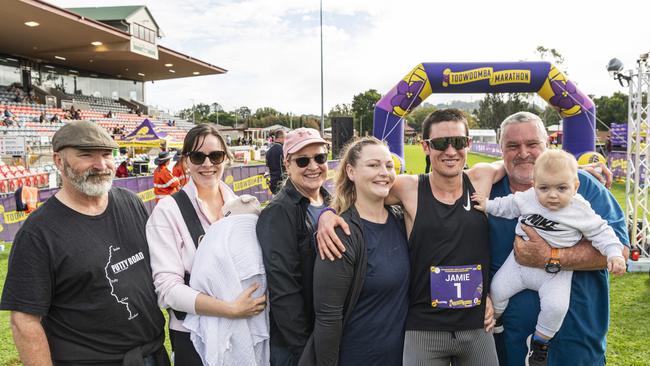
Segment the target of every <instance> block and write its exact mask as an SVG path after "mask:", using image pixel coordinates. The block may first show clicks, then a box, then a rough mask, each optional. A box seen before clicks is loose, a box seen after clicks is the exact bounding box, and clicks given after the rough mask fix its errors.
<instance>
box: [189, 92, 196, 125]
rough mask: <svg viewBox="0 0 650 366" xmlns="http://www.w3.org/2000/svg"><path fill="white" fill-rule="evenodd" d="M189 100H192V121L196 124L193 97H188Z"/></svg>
mask: <svg viewBox="0 0 650 366" xmlns="http://www.w3.org/2000/svg"><path fill="white" fill-rule="evenodd" d="M190 100H191V101H192V123H193V124H196V116H195V113H194V98H190Z"/></svg>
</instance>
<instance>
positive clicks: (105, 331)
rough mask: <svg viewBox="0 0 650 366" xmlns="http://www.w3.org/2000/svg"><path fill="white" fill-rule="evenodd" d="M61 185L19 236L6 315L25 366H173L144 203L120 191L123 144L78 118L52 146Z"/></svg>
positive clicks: (1, 305) (11, 266)
mask: <svg viewBox="0 0 650 366" xmlns="http://www.w3.org/2000/svg"><path fill="white" fill-rule="evenodd" d="M52 145H53V149H54V152H55V153H54V162H55V163H56V165H57V168H58V169H59V171H60V172H61V179H62V187H61V189H60V190H59V191H58V192H57V193H56V195H55V196H53V197H51V198H50V199H49V200H48V201H47V202H45V204H44V205H43V206H41V207H40V208H39V209H38V210H36V211H35V212H34V213H32V214H31V215H30V216H29V217H28V218H27V220H26V222H25V224H24V225H23V226H22V227H21V229H20V230H19V231H18V233H17V235H16V238H15V240H14V245H13V248H12V251H11V255H10V257H9V268H8V272H7V278H6V282H5V285H4V290H3V293H2V300H1V302H0V309H2V310H10V311H11V324H12V331H13V337H14V341H15V344H16V348H17V349H18V353H19V354H20V358H21V360H22V362H23V363H24V364H26V365H50V364H54V365H83V364H101V365H116V366H117V365H122V364H125V365H126V364H129V365H132V364H133V365H143V364H146V365H169V359H168V357H167V354H166V351H165V349H164V346H163V341H164V330H163V329H164V322H165V320H164V318H163V316H162V313H161V311H160V309H159V308H158V306H157V304H156V294H155V292H154V287H153V283H152V280H151V268H150V264H149V252H148V247H147V241H146V235H145V225H146V221H147V211H146V209H145V207H144V205H143V203H142V201H140V200H139V199H138V197H137V196H136V195H135V194H133V193H131V192H129V191H127V190H124V189H121V188H112V181H113V177H114V176H115V162H114V160H113V156H112V150H113V149H115V148H117V144H116V143H115V142H114V141H113V140H112V138H111V137H110V136H109V135H108V134H107V133H106V131H104V130H103V129H102V128H101V127H99V126H97V125H96V124H94V123H92V122H88V121H75V122H71V123H69V124H67V125H66V126H64V127H62V128H61V129H59V131H57V133H56V134H55V135H54V137H53V139H52Z"/></svg>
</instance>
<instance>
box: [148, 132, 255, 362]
mask: <svg viewBox="0 0 650 366" xmlns="http://www.w3.org/2000/svg"><path fill="white" fill-rule="evenodd" d="M181 153H182V155H183V156H184V157H186V158H187V169H188V171H189V176H190V179H189V181H188V183H187V184H186V185H185V186H184V187H183V189H182V191H181V192H184V194H185V195H186V196H187V198H188V199H189V204H191V208H193V211H194V212H195V214H196V216H197V219H198V221H199V222H200V225H201V228H202V229H203V232H206V231H207V230H208V227H209V226H210V225H211V224H213V223H215V222H216V221H218V220H219V219H221V218H222V217H223V215H222V213H221V208H222V206H223V204H224V202H226V201H229V200H231V199H234V198H236V196H235V194H234V193H233V191H232V190H231V189H230V188H229V187H228V186H227V185H226V184H225V183H224V182H223V181H222V180H221V178H222V175H223V171H224V165H225V164H224V162H225V161H226V159H228V160H230V159H231V154H230V152H229V150H228V147H227V145H226V143H225V141H224V139H223V137H222V136H221V135H220V134H219V132H218V131H217V130H216V128H214V127H213V126H212V125H209V124H200V125H198V126H196V127H194V128H192V129H191V130H190V131H188V133H187V135H186V136H185V140H184V141H183V150H182V152H181ZM181 192H179V193H178V194H181ZM187 207H189V206H187ZM190 210H191V209H190ZM185 213H187V212H185ZM191 213H192V211H190V214H191ZM190 225H191V224H190ZM197 225H198V224H197ZM192 227H194V226H192ZM191 232H192V231H190V229H188V225H187V224H186V221H185V220H184V215H183V214H182V213H181V209H180V208H179V205H178V204H177V202H176V200H175V198H173V197H167V198H165V199H162V200H161V201H160V202H159V203H158V204H157V205H156V207H155V208H154V210H153V212H152V213H151V217H150V218H149V221H148V222H147V241H148V243H149V252H150V255H151V270H152V273H153V280H154V286H155V288H156V293H157V294H158V303H159V304H160V305H161V306H163V307H166V308H169V309H172V311H170V315H169V336H170V340H171V344H172V349H173V351H174V363H175V364H176V365H184V366H185V365H188V366H194V365H196V366H200V365H202V362H201V358H200V356H199V355H198V353H197V352H196V350H195V349H194V346H193V344H192V341H191V340H190V333H189V331H188V330H187V329H186V328H185V327H183V319H184V318H185V315H186V313H191V314H199V315H208V316H220V317H228V318H245V317H251V316H254V315H257V314H259V313H260V312H261V311H262V310H263V309H264V307H265V305H266V297H265V296H263V295H262V296H259V297H254V296H253V293H254V292H255V291H256V290H257V288H258V287H259V284H256V285H253V286H251V287H249V288H248V289H246V290H244V291H243V292H242V294H241V295H240V296H239V297H238V298H237V299H236V300H235V301H233V302H226V301H222V300H220V299H217V298H214V297H211V296H208V295H206V294H204V293H201V292H199V291H197V290H194V289H193V288H191V287H190V286H189V285H188V284H189V277H190V274H191V272H192V262H193V260H194V254H195V253H196V247H197V244H198V243H196V244H195V241H194V239H193V235H192V234H191Z"/></svg>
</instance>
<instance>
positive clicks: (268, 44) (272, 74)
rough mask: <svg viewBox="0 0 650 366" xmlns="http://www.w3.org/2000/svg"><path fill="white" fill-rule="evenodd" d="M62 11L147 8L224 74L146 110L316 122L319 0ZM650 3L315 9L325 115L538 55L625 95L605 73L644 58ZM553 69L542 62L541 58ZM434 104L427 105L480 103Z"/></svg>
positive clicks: (595, 89) (170, 2) (174, 44)
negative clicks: (426, 73)
mask: <svg viewBox="0 0 650 366" xmlns="http://www.w3.org/2000/svg"><path fill="white" fill-rule="evenodd" d="M50 2H51V3H52V4H54V5H56V6H60V7H82V6H115V5H146V6H147V7H148V8H149V10H150V11H151V13H152V14H153V16H154V18H155V19H156V21H157V23H158V25H159V26H160V27H161V29H162V31H163V33H164V37H163V38H162V39H160V40H159V44H160V45H163V46H165V47H168V48H171V49H173V50H176V51H179V52H181V53H184V54H187V55H190V56H192V57H195V58H198V59H200V60H202V61H205V62H208V63H211V64H213V65H217V66H219V67H222V68H225V69H227V70H228V72H227V73H226V74H222V75H212V76H199V77H193V78H185V79H177V80H170V81H157V82H155V83H154V84H152V83H151V82H149V83H147V84H146V98H147V100H146V102H147V103H148V104H150V105H154V106H158V107H159V108H161V109H164V110H171V111H178V110H180V109H183V108H187V107H191V105H192V101H191V100H192V99H193V100H194V101H195V102H196V103H207V104H211V103H214V102H217V103H219V104H220V105H221V106H222V107H223V108H224V109H225V110H228V111H230V110H234V109H236V108H238V107H241V106H247V107H249V108H250V109H251V110H252V111H255V109H257V108H260V107H273V108H275V109H276V110H278V111H280V112H283V113H293V114H315V115H320V113H321V83H320V75H321V74H320V70H321V69H320V60H321V57H320V21H319V6H320V3H319V1H316V0H243V1H230V0H219V1H215V0H192V1H186V0H184V1H177V0H165V1H160V0H158V1H154V0H51V1H50ZM648 14H650V1H638V0H635V1H632V0H618V1H607V2H604V1H600V0H594V1H592V2H586V1H571V0H562V1H556V0H547V1H543V2H542V1H521V0H493V1H481V0H476V1H467V0H455V1H435V0H417V1H416V0H400V1H388V0H323V70H324V71H323V74H324V83H323V89H324V98H323V101H324V111H325V114H327V112H328V111H329V110H330V109H331V108H332V107H333V106H334V105H336V104H343V103H351V102H352V98H353V97H354V95H356V94H359V93H361V92H363V91H366V90H368V89H376V90H377V91H378V92H379V93H381V94H385V93H386V92H388V91H389V90H390V89H391V88H392V87H393V86H394V85H395V84H396V83H397V82H398V81H399V80H400V79H401V78H403V77H404V76H405V75H406V74H407V73H408V72H409V71H410V70H411V69H413V67H415V66H416V65H418V64H419V63H422V62H499V61H523V60H527V61H537V60H540V57H539V55H538V54H537V53H536V51H535V50H536V48H537V46H544V47H547V48H555V49H556V50H558V51H559V52H560V53H561V54H562V55H563V56H564V58H565V62H564V69H565V70H566V71H567V73H568V76H569V78H570V80H572V81H573V82H575V83H576V84H577V85H578V88H579V89H580V90H582V91H583V92H585V93H586V94H593V95H596V96H601V95H611V94H612V93H614V92H616V91H624V92H627V88H622V87H621V86H620V85H619V84H618V82H616V81H614V80H613V79H611V78H610V76H609V75H608V73H607V71H606V65H607V62H608V61H609V60H610V59H611V58H613V57H617V58H619V59H620V60H621V61H623V63H624V65H625V68H626V69H629V68H632V67H635V65H636V60H637V59H638V57H639V55H641V54H642V53H647V52H649V51H650V27H648V26H647V19H646V18H645V17H647V16H648ZM547 60H548V61H550V59H547ZM481 98H482V95H480V94H476V95H475V94H472V95H467V94H466V95H460V94H456V95H453V94H434V95H432V96H430V97H429V98H428V99H427V100H426V101H427V102H430V103H433V104H438V103H444V102H449V101H451V100H466V101H472V100H474V101H476V100H479V99H481Z"/></svg>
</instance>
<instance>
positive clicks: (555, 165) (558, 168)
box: [533, 149, 578, 180]
mask: <svg viewBox="0 0 650 366" xmlns="http://www.w3.org/2000/svg"><path fill="white" fill-rule="evenodd" d="M567 171H568V172H570V173H571V175H573V176H575V177H576V180H577V179H578V162H577V161H576V158H575V157H574V156H573V155H571V154H569V153H568V152H566V151H564V150H558V149H549V150H546V151H544V152H543V153H541V154H540V155H539V156H538V157H537V160H535V168H534V171H533V177H537V176H538V174H540V173H542V172H544V173H551V174H552V173H556V172H567Z"/></svg>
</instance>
